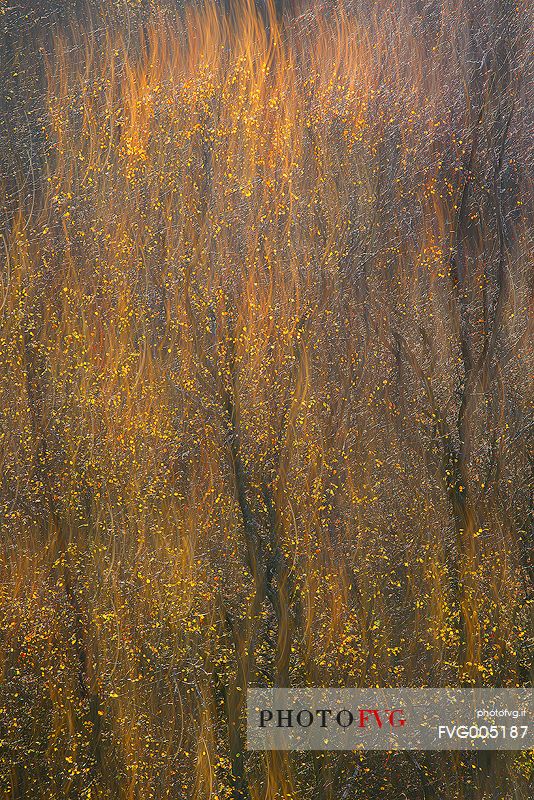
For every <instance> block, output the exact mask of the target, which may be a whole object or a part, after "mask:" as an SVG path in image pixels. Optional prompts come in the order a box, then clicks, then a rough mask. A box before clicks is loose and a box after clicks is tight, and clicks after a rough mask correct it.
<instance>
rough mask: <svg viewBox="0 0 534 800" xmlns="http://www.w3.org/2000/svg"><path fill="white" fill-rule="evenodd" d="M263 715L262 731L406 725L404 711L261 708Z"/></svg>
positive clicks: (261, 714)
mask: <svg viewBox="0 0 534 800" xmlns="http://www.w3.org/2000/svg"><path fill="white" fill-rule="evenodd" d="M259 714H260V718H259V719H260V721H259V724H260V728H265V727H267V725H269V724H271V723H272V724H273V725H274V726H275V727H277V728H293V727H295V726H296V727H298V728H309V727H310V726H311V725H319V727H321V728H328V727H329V725H333V724H335V725H338V726H339V727H340V728H350V727H351V725H357V726H358V727H359V728H367V727H369V726H371V725H376V726H378V727H379V728H382V727H383V726H384V725H386V726H387V725H390V727H392V728H395V727H397V726H399V727H401V728H402V726H403V725H404V724H405V723H406V720H405V719H404V712H403V710H402V709H401V708H394V709H387V708H385V709H379V708H359V709H356V710H350V709H348V708H342V709H341V710H340V711H337V712H336V711H335V710H332V709H331V708H317V709H315V710H314V711H312V710H311V709H309V708H301V709H300V710H299V711H295V709H292V708H287V709H282V708H278V709H275V710H273V709H271V708H262V709H260V711H259Z"/></svg>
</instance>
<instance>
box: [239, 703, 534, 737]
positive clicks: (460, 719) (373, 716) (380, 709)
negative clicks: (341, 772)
mask: <svg viewBox="0 0 534 800" xmlns="http://www.w3.org/2000/svg"><path fill="white" fill-rule="evenodd" d="M247 699H248V709H247V710H248V719H247V746H248V749H250V750H359V749H366V750H467V749H473V750H522V749H530V748H532V746H533V745H534V728H533V724H532V701H533V695H532V690H531V689H402V688H401V689H333V688H331V689H319V688H317V689H280V688H275V689H251V690H249V692H248V698H247Z"/></svg>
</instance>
